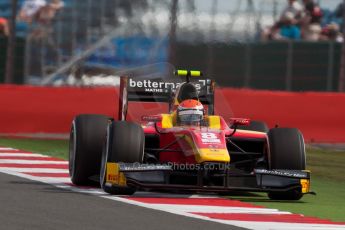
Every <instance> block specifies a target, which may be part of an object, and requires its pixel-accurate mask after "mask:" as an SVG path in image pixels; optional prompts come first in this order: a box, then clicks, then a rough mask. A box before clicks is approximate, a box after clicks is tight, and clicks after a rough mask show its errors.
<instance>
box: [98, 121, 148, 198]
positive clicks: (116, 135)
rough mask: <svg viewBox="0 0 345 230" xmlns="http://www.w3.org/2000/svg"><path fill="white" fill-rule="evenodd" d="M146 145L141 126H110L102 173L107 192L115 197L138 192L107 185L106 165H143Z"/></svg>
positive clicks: (102, 180)
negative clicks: (109, 163) (119, 163)
mask: <svg viewBox="0 0 345 230" xmlns="http://www.w3.org/2000/svg"><path fill="white" fill-rule="evenodd" d="M144 145H145V135H144V131H143V129H142V127H141V126H140V125H138V124H136V123H133V122H126V121H115V122H113V123H112V124H110V125H109V126H108V130H107V134H106V142H105V144H104V147H103V153H102V163H101V171H100V183H101V186H102V188H103V189H104V191H105V192H107V193H110V194H115V195H132V194H133V193H134V192H135V191H136V188H133V187H120V186H118V187H115V186H108V185H106V184H105V181H106V178H105V176H106V163H107V162H122V163H142V162H143V157H144Z"/></svg>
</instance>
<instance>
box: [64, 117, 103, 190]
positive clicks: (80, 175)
mask: <svg viewBox="0 0 345 230" xmlns="http://www.w3.org/2000/svg"><path fill="white" fill-rule="evenodd" d="M108 120H109V118H108V117H106V116H103V115H93V114H83V115H79V116H77V117H75V118H74V120H73V122H72V127H71V132H70V140H69V174H70V177H71V180H72V183H73V184H75V185H89V184H91V183H92V181H91V180H90V179H89V178H90V177H91V176H93V175H98V174H99V171H100V164H101V157H102V147H103V142H104V139H105V134H106V130H107V125H108Z"/></svg>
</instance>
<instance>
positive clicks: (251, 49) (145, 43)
mask: <svg viewBox="0 0 345 230" xmlns="http://www.w3.org/2000/svg"><path fill="white" fill-rule="evenodd" d="M46 2H47V4H48V3H49V2H50V1H48V0H47V1H46ZM52 2H53V1H52ZM57 2H62V1H57ZM340 2H341V1H340V0H323V1H318V3H319V4H320V6H321V7H322V9H323V15H324V17H323V21H322V24H323V25H327V24H329V23H331V22H336V23H338V24H339V25H341V23H342V20H341V18H339V17H338V16H337V15H336V10H337V7H338V5H339V3H340ZM24 3H25V0H18V9H19V10H18V11H20V10H21V8H22V7H23V4H24ZM286 4H287V1H283V0H255V1H254V0H231V1H228V0H212V1H211V0H210V1H203V0H131V1H128V0H97V1H96V0H84V1H80V0H64V1H63V7H61V8H59V9H58V10H56V11H55V12H54V14H53V15H50V14H49V13H46V14H45V12H44V11H43V12H41V14H38V16H37V17H36V18H35V20H34V21H32V22H29V23H28V22H27V21H25V20H24V21H20V20H18V21H17V26H16V31H17V38H16V40H15V41H16V49H15V53H14V54H13V55H14V58H15V65H14V67H13V68H14V70H15V71H14V72H15V73H14V77H13V80H12V83H19V84H23V83H25V84H52V85H63V84H68V82H69V81H68V79H69V78H70V77H71V75H72V77H74V78H78V77H79V78H81V77H82V75H85V74H89V75H93V76H94V75H99V76H103V77H104V76H108V75H115V76H116V72H117V71H120V70H123V69H127V68H131V67H135V66H142V65H148V64H152V63H157V62H171V63H172V64H174V65H175V66H176V67H179V68H194V69H201V70H203V71H204V72H205V73H206V75H209V76H212V77H214V78H215V79H216V80H217V82H218V84H219V85H221V86H229V87H247V88H255V89H273V90H288V91H337V90H338V84H339V68H340V57H341V44H340V43H338V42H333V41H324V42H305V41H281V42H277V41H274V42H272V41H266V42H263V41H261V39H260V33H261V32H262V30H263V29H264V28H265V27H267V26H270V25H273V24H274V22H275V21H276V20H277V19H278V18H279V16H280V12H281V11H282V10H283V8H284V7H285V6H286ZM0 9H1V11H0V17H3V18H7V19H8V20H9V18H10V16H11V1H10V0H0ZM47 15H48V16H50V17H47ZM6 40H7V38H6V36H2V37H0V82H3V81H4V75H5V71H6V69H5V66H6V44H7V42H6ZM109 70H110V71H109ZM73 82H75V81H72V83H73Z"/></svg>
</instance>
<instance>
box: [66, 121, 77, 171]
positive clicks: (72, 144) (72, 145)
mask: <svg viewBox="0 0 345 230" xmlns="http://www.w3.org/2000/svg"><path fill="white" fill-rule="evenodd" d="M71 139H72V141H70V145H69V158H68V159H69V174H70V176H71V178H73V177H74V174H75V157H76V147H77V143H76V142H77V138H76V130H75V122H74V121H73V123H72V129H71V133H70V140H71Z"/></svg>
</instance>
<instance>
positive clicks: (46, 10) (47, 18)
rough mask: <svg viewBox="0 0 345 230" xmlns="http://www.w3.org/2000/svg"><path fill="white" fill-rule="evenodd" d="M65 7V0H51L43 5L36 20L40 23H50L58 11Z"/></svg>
mask: <svg viewBox="0 0 345 230" xmlns="http://www.w3.org/2000/svg"><path fill="white" fill-rule="evenodd" d="M63 7H64V2H63V1H61V0H51V2H50V3H49V4H46V5H45V6H43V7H41V8H40V9H39V10H38V11H37V13H36V16H35V20H36V21H37V22H38V23H39V24H44V25H47V24H50V23H51V21H52V20H53V19H54V17H55V15H56V13H57V12H58V11H59V10H60V9H62V8H63Z"/></svg>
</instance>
